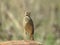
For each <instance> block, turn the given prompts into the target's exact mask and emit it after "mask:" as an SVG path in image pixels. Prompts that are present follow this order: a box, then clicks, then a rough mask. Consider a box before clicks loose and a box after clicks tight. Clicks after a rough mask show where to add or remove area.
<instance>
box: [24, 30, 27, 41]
mask: <svg viewBox="0 0 60 45" xmlns="http://www.w3.org/2000/svg"><path fill="white" fill-rule="evenodd" d="M24 40H27V37H26V31H25V29H24Z"/></svg>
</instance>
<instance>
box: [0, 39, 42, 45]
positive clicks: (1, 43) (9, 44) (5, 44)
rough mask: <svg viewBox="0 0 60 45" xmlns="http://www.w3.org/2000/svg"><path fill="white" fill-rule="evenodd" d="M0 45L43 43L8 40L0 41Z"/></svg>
mask: <svg viewBox="0 0 60 45" xmlns="http://www.w3.org/2000/svg"><path fill="white" fill-rule="evenodd" d="M0 45H42V44H41V43H40V42H36V41H24V40H21V41H18V40H16V41H6V42H0Z"/></svg>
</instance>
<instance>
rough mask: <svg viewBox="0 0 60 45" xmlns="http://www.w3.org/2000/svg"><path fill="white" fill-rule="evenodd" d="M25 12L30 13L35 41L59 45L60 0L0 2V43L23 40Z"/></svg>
mask: <svg viewBox="0 0 60 45" xmlns="http://www.w3.org/2000/svg"><path fill="white" fill-rule="evenodd" d="M25 11H31V18H32V20H33V22H34V29H35V30H34V31H35V34H34V39H35V41H39V42H41V43H43V44H44V45H60V0H0V41H8V40H23V33H24V31H23V17H24V12H25Z"/></svg>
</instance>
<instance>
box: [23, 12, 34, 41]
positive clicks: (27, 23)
mask: <svg viewBox="0 0 60 45" xmlns="http://www.w3.org/2000/svg"><path fill="white" fill-rule="evenodd" d="M30 14H31V12H26V13H25V17H24V19H23V20H24V22H23V25H24V32H25V34H26V33H28V34H29V36H30V40H34V37H33V35H34V24H33V21H32V19H31V17H30ZM26 35H27V34H26Z"/></svg>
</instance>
